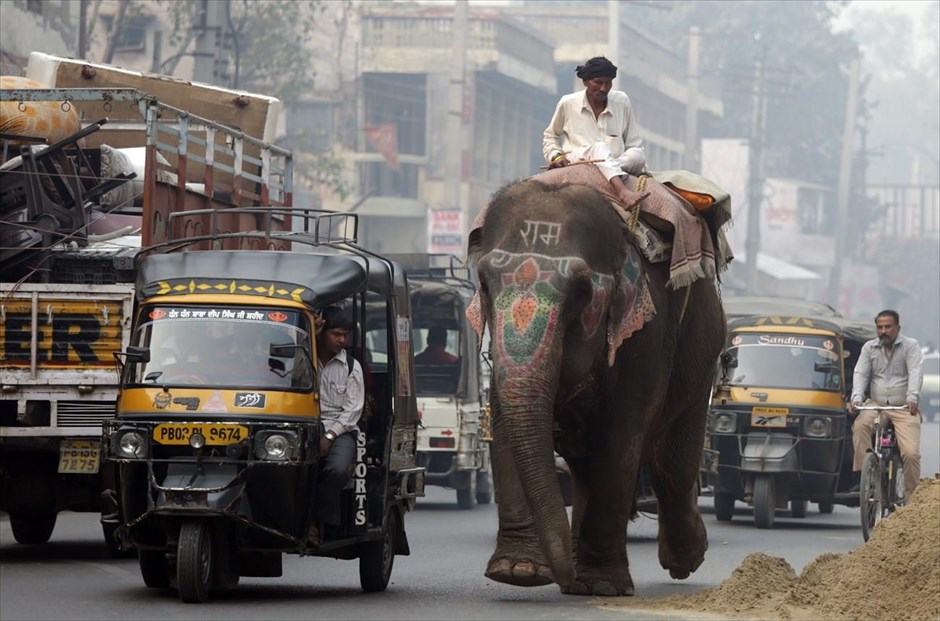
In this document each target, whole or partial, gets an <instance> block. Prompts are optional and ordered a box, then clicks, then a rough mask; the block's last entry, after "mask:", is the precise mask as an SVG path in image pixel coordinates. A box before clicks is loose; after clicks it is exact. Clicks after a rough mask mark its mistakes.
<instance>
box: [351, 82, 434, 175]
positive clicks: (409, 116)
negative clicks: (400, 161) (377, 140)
mask: <svg viewBox="0 0 940 621" xmlns="http://www.w3.org/2000/svg"><path fill="white" fill-rule="evenodd" d="M362 81H363V90H364V93H363V94H364V101H365V118H364V119H363V126H365V127H369V126H376V125H386V124H388V123H392V124H394V125H395V128H396V130H397V133H398V153H399V154H406V155H419V156H424V155H426V154H427V97H428V95H427V75H426V74H423V73H366V74H364V75H363V77H362ZM363 144H365V145H366V147H365V150H366V151H375V149H374V148H373V147H372V146H371V145H369V144H368V141H366V140H365V136H363Z"/></svg>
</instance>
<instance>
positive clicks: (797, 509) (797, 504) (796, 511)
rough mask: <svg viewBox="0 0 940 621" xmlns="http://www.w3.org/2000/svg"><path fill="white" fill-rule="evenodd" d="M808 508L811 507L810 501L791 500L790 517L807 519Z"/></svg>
mask: <svg viewBox="0 0 940 621" xmlns="http://www.w3.org/2000/svg"><path fill="white" fill-rule="evenodd" d="M808 507H809V501H808V500H791V501H790V517H795V518H805V517H806V509H807V508H808Z"/></svg>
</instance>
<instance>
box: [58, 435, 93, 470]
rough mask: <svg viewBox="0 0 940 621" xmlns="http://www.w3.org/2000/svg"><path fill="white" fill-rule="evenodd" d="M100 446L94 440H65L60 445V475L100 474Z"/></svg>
mask: <svg viewBox="0 0 940 621" xmlns="http://www.w3.org/2000/svg"><path fill="white" fill-rule="evenodd" d="M100 452H101V449H100V445H99V444H98V443H97V442H94V441H92V440H63V441H62V443H61V444H60V445H59V474H95V473H97V472H98V463H99V457H100Z"/></svg>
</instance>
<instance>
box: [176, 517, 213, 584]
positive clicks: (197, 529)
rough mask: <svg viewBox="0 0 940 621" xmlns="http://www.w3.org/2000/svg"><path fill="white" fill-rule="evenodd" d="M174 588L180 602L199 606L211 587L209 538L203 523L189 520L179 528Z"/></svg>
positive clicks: (202, 521)
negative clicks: (175, 585)
mask: <svg viewBox="0 0 940 621" xmlns="http://www.w3.org/2000/svg"><path fill="white" fill-rule="evenodd" d="M176 584H177V588H178V589H179V594H180V599H181V600H183V601H184V602H186V603H202V602H205V601H207V600H208V599H209V588H210V586H211V585H212V537H211V535H210V533H209V525H208V524H207V523H206V521H205V520H189V521H186V522H183V525H182V526H181V527H180V537H179V543H178V544H177V551H176Z"/></svg>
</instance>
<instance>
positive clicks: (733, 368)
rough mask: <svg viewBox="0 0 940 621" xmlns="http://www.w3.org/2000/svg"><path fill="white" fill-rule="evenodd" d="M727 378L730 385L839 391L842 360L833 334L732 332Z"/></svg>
mask: <svg viewBox="0 0 940 621" xmlns="http://www.w3.org/2000/svg"><path fill="white" fill-rule="evenodd" d="M728 353H729V354H730V362H729V364H728V378H729V379H730V380H731V385H732V386H760V387H764V388H792V389H801V390H831V391H841V390H842V388H843V386H842V361H841V351H840V347H839V343H838V341H837V340H836V339H835V338H833V337H827V336H817V335H803V334H799V335H797V334H773V333H763V334H755V333H748V334H733V335H732V336H731V338H730V340H729V346H728Z"/></svg>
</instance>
